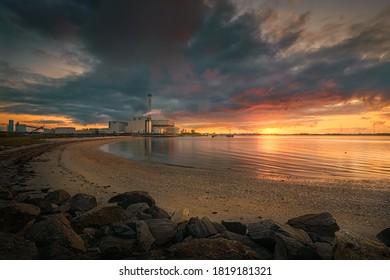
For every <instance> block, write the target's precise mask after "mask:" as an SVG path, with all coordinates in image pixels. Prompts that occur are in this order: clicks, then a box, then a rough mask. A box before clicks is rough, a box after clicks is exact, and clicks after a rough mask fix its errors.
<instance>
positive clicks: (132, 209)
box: [125, 202, 152, 219]
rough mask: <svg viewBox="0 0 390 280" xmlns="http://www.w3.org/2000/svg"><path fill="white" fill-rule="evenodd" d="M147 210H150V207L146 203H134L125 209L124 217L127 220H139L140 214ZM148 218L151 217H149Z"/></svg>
mask: <svg viewBox="0 0 390 280" xmlns="http://www.w3.org/2000/svg"><path fill="white" fill-rule="evenodd" d="M148 209H150V207H149V205H148V204H147V203H146V202H140V203H134V204H131V205H129V206H128V207H127V208H126V211H125V215H126V218H128V219H131V218H140V216H141V213H144V212H145V211H146V210H148ZM150 217H152V216H151V215H150Z"/></svg>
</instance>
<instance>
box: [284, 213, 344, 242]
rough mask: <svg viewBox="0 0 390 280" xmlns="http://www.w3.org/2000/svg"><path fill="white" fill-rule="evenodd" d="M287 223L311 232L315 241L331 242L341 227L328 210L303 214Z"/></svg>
mask: <svg viewBox="0 0 390 280" xmlns="http://www.w3.org/2000/svg"><path fill="white" fill-rule="evenodd" d="M287 223H288V224H289V225H290V226H292V227H295V228H299V229H302V230H304V231H306V232H307V233H309V234H310V236H311V237H312V239H313V241H325V242H331V241H332V240H333V238H334V234H335V232H336V231H338V230H339V229H340V227H339V226H338V224H337V223H336V220H335V219H334V218H333V216H332V215H331V214H330V213H328V212H324V213H319V214H308V215H303V216H300V217H297V218H293V219H291V220H289V221H288V222H287ZM317 237H318V238H317Z"/></svg>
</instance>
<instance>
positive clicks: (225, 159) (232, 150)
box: [102, 136, 390, 179]
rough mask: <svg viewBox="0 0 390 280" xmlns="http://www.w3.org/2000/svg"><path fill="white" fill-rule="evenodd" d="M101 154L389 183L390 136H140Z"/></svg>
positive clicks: (242, 169)
mask: <svg viewBox="0 0 390 280" xmlns="http://www.w3.org/2000/svg"><path fill="white" fill-rule="evenodd" d="M102 149H103V150H105V151H107V152H109V153H112V154H114V155H118V156H122V157H127V158H131V159H135V160H150V161H156V162H161V163H165V164H173V165H180V166H191V167H196V168H211V169H234V170H241V171H252V172H256V173H257V174H259V175H294V176H306V177H316V178H329V177H331V178H353V179H367V178H372V179H375V178H377V179H380V178H386V179H390V155H389V151H390V137H384V136H371V137H367V136H366V137H363V136H360V137H354V136H341V137H340V136H339V137H337V136H259V137H253V136H252V137H234V138H230V137H229V138H227V137H215V138H211V137H175V138H150V137H148V138H137V139H134V140H131V141H126V142H120V143H112V144H108V145H104V146H103V147H102Z"/></svg>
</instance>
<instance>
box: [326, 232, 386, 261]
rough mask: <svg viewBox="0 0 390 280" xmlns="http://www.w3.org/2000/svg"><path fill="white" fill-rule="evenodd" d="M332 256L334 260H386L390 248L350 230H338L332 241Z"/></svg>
mask: <svg viewBox="0 0 390 280" xmlns="http://www.w3.org/2000/svg"><path fill="white" fill-rule="evenodd" d="M333 257H334V259H336V260H388V259H390V249H389V248H388V247H386V246H385V245H384V244H382V243H379V242H377V241H374V240H371V239H368V238H365V237H363V236H360V235H358V234H355V233H353V232H351V231H348V230H339V231H338V232H336V236H335V239H334V241H333Z"/></svg>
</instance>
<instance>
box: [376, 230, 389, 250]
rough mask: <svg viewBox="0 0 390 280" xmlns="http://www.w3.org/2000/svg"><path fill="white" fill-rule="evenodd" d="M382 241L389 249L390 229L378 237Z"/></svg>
mask: <svg viewBox="0 0 390 280" xmlns="http://www.w3.org/2000/svg"><path fill="white" fill-rule="evenodd" d="M376 237H378V239H379V240H380V241H382V242H383V243H384V244H385V245H386V246H387V247H390V227H388V228H386V229H384V230H382V231H381V232H380V233H378V235H377V236H376Z"/></svg>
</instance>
